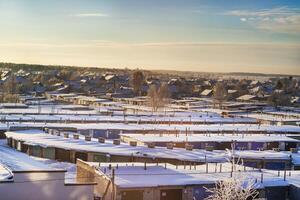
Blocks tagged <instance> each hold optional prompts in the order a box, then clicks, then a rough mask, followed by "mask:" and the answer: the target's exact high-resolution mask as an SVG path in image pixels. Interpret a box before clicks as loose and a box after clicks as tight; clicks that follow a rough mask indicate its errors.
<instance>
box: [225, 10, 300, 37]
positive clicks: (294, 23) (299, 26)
mask: <svg viewBox="0 0 300 200" xmlns="http://www.w3.org/2000/svg"><path fill="white" fill-rule="evenodd" d="M225 15H230V16H236V17H239V19H240V21H242V22H245V23H248V24H249V25H251V26H253V27H255V28H257V29H262V30H268V31H273V32H283V33H292V34H299V33H300V9H299V8H289V7H277V8H272V9H261V10H232V11H229V12H226V13H225Z"/></svg>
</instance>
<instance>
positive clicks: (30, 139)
mask: <svg viewBox="0 0 300 200" xmlns="http://www.w3.org/2000/svg"><path fill="white" fill-rule="evenodd" d="M6 135H7V137H12V138H15V139H18V140H22V141H24V142H25V143H26V144H30V145H40V146H42V147H57V148H62V149H68V150H77V151H83V152H98V153H104V154H110V155H123V156H138V157H149V158H171V159H177V160H183V161H184V160H185V161H192V162H193V161H198V162H205V160H206V161H207V162H225V161H227V160H228V159H229V158H230V157H231V152H230V151H226V150H214V151H205V150H202V149H194V150H193V151H188V150H185V149H183V148H174V149H172V150H171V149H167V148H164V147H155V148H148V147H145V146H136V147H134V146H130V145H128V144H125V143H121V144H120V145H114V144H112V141H109V140H107V141H106V143H99V142H98V141H97V139H95V138H92V141H85V140H84V138H83V136H80V139H78V140H75V139H73V138H72V135H70V136H69V138H64V137H63V136H55V135H49V134H45V133H44V132H43V131H41V130H23V131H9V132H6ZM234 152H235V155H236V157H238V156H239V157H241V158H254V159H265V160H269V159H281V160H287V159H290V156H292V160H293V156H295V162H297V161H298V159H299V154H292V153H290V152H275V151H252V150H242V151H238V150H235V151H234Z"/></svg>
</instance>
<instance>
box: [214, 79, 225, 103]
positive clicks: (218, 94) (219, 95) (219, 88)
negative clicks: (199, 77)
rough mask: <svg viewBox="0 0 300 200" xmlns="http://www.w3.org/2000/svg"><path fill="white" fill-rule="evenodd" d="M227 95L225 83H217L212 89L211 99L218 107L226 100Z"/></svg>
mask: <svg viewBox="0 0 300 200" xmlns="http://www.w3.org/2000/svg"><path fill="white" fill-rule="evenodd" d="M227 95H228V92H227V89H226V85H225V83H221V82H218V83H217V84H216V85H215V87H214V93H213V97H214V100H215V101H216V102H217V103H218V104H219V107H221V106H222V103H223V102H224V101H225V100H226V98H227Z"/></svg>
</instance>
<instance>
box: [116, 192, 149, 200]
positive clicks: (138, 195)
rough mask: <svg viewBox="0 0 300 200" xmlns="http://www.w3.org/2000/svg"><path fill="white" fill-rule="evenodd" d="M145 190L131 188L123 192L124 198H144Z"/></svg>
mask: <svg viewBox="0 0 300 200" xmlns="http://www.w3.org/2000/svg"><path fill="white" fill-rule="evenodd" d="M143 193H144V192H143V190H130V191H123V192H122V198H121V199H122V200H143Z"/></svg>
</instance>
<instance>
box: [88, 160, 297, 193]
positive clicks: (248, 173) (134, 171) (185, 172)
mask: <svg viewBox="0 0 300 200" xmlns="http://www.w3.org/2000/svg"><path fill="white" fill-rule="evenodd" d="M88 164H89V165H91V166H94V167H96V169H97V170H98V173H99V174H101V175H105V176H107V177H108V178H110V177H111V174H112V169H114V170H115V179H114V181H115V182H114V183H115V184H116V185H117V186H118V187H119V188H123V189H125V188H145V187H163V186H188V185H207V184H215V183H216V182H217V181H221V180H225V179H228V178H230V177H231V167H232V165H231V163H222V172H220V171H219V168H220V165H221V164H220V163H218V164H208V166H207V169H208V173H206V165H196V166H193V165H192V166H191V167H190V166H186V167H184V166H174V165H171V164H167V165H166V168H165V165H164V164H158V165H157V164H153V163H152V164H151V163H147V164H146V170H145V168H144V163H101V165H100V167H99V163H91V162H88ZM109 165H111V166H112V168H111V169H109ZM117 165H118V167H117ZM194 167H196V168H194ZM235 168H236V172H234V173H233V176H234V177H236V178H244V179H245V181H252V182H253V183H254V182H255V185H254V187H255V188H263V187H268V186H288V185H291V184H299V183H300V172H297V171H293V173H292V175H291V176H286V180H285V181H284V177H283V173H281V175H280V176H278V174H277V173H278V172H277V171H272V170H261V171H260V170H258V169H253V168H248V167H245V168H244V167H243V166H241V165H235ZM262 173H263V180H262V182H261V181H260V180H261V174H262ZM287 173H288V172H287ZM255 180H257V181H255Z"/></svg>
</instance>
